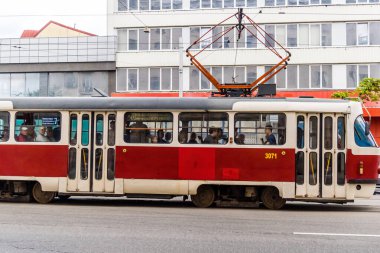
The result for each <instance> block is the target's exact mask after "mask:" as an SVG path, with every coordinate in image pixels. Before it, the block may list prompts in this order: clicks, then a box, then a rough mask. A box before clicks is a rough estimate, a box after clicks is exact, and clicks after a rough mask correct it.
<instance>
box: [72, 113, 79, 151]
mask: <svg viewBox="0 0 380 253" xmlns="http://www.w3.org/2000/svg"><path fill="white" fill-rule="evenodd" d="M77 132H78V116H77V115H76V114H71V115H70V145H76V144H77Z"/></svg>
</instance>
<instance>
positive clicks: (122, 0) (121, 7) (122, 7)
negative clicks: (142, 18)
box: [117, 0, 128, 11]
mask: <svg viewBox="0 0 380 253" xmlns="http://www.w3.org/2000/svg"><path fill="white" fill-rule="evenodd" d="M117 10H118V11H127V10H128V0H118V5H117Z"/></svg>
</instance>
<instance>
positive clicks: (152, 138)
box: [150, 135, 159, 143]
mask: <svg viewBox="0 0 380 253" xmlns="http://www.w3.org/2000/svg"><path fill="white" fill-rule="evenodd" d="M150 141H151V143H159V142H158V137H157V136H155V135H153V136H151V137H150Z"/></svg>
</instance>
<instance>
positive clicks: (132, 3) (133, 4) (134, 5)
mask: <svg viewBox="0 0 380 253" xmlns="http://www.w3.org/2000/svg"><path fill="white" fill-rule="evenodd" d="M129 10H131V11H135V10H138V0H129Z"/></svg>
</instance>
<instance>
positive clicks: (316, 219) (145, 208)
mask: <svg viewBox="0 0 380 253" xmlns="http://www.w3.org/2000/svg"><path fill="white" fill-rule="evenodd" d="M0 229H1V230H0V231H1V236H0V252H23V253H24V252H112V253H115V252H181V253H182V252H281V253H285V252H291V253H297V252H302V253H306V252H361V253H362V252H380V197H379V196H378V197H376V199H374V200H370V201H361V202H358V203H356V204H350V205H344V206H342V205H333V204H303V203H295V204H289V205H287V206H286V207H285V209H284V210H280V211H270V210H266V209H263V208H210V209H198V208H195V207H193V206H192V205H191V203H190V202H181V201H140V200H126V199H102V198H73V199H69V200H67V201H56V202H55V203H53V204H49V205H40V204H34V203H7V202H1V203H0Z"/></svg>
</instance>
